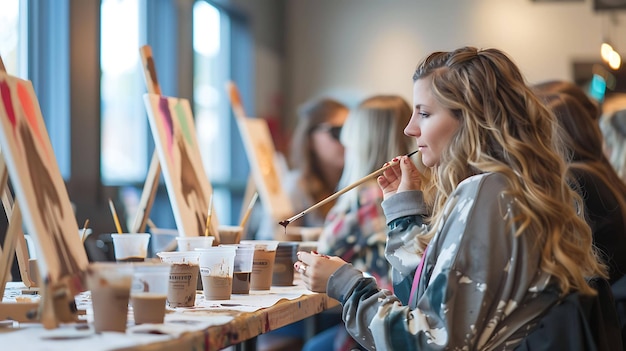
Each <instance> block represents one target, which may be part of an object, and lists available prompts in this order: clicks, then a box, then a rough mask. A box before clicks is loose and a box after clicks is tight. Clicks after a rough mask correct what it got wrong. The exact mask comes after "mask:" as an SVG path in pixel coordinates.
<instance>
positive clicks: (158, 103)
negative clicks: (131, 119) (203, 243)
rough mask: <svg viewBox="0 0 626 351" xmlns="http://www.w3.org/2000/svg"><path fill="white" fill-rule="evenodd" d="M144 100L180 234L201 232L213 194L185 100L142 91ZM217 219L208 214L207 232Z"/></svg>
mask: <svg viewBox="0 0 626 351" xmlns="http://www.w3.org/2000/svg"><path fill="white" fill-rule="evenodd" d="M144 103H145V105H146V110H147V111H148V120H149V122H150V128H151V130H152V136H153V137H154V142H155V145H156V150H157V153H158V155H159V161H160V163H161V168H162V170H163V178H164V180H165V186H166V187H167V193H168V195H169V198H170V202H171V204H172V211H173V212H174V219H175V221H176V227H177V228H178V231H179V235H180V236H201V235H204V232H205V229H206V222H207V216H208V210H209V202H210V198H211V193H212V191H213V190H212V187H211V183H210V182H209V178H208V176H207V174H206V172H205V171H204V166H203V164H202V158H201V155H200V148H199V146H198V141H197V138H196V127H195V124H194V122H193V114H192V112H191V107H190V105H189V101H188V100H186V99H180V98H174V97H165V96H160V95H156V94H145V95H144ZM218 225H219V222H218V218H217V216H215V215H212V216H211V223H210V226H209V233H210V235H215V233H217V227H218Z"/></svg>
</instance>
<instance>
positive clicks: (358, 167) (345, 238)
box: [303, 95, 416, 351]
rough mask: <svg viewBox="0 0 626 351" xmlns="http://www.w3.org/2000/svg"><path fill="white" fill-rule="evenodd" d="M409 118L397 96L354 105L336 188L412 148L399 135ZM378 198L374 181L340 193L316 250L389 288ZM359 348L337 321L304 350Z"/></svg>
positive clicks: (380, 198)
mask: <svg viewBox="0 0 626 351" xmlns="http://www.w3.org/2000/svg"><path fill="white" fill-rule="evenodd" d="M410 118H411V107H410V106H409V104H408V103H407V102H406V101H405V100H404V99H403V98H402V97H400V96H396V95H376V96H373V97H370V98H368V99H366V100H364V101H363V102H361V103H360V104H359V105H358V106H357V107H356V108H355V109H353V110H352V111H351V112H350V114H349V116H348V119H347V120H346V122H345V124H344V127H343V130H342V132H341V137H340V140H341V144H342V145H343V146H344V148H345V153H344V159H345V166H344V169H343V173H342V176H341V179H340V181H339V188H340V189H341V188H344V187H345V186H347V185H349V184H352V183H354V182H355V181H357V180H359V179H361V178H362V177H364V176H366V175H367V174H370V173H371V172H374V171H375V170H376V169H378V168H380V165H382V164H383V163H385V162H386V161H387V160H389V159H391V158H393V157H394V156H396V155H403V154H407V153H409V152H410V151H413V150H414V149H415V148H416V145H415V141H414V140H413V138H411V137H408V136H405V135H404V133H403V129H404V126H406V124H407V123H408V122H409V119H410ZM382 201H383V192H382V191H381V189H380V187H379V186H378V184H377V183H376V180H375V179H374V180H372V181H370V182H366V183H364V184H362V185H360V186H359V187H357V188H356V189H355V190H354V191H351V192H348V193H346V194H344V195H342V196H341V197H339V199H338V200H337V203H336V204H335V205H334V206H333V208H332V209H331V210H330V212H329V214H328V216H327V217H326V221H325V223H324V230H323V231H322V234H321V235H320V238H319V240H318V251H319V252H320V253H321V254H326V255H333V256H339V257H341V258H342V259H343V260H345V261H346V262H350V263H351V264H352V265H353V266H354V267H356V268H357V269H359V270H361V271H363V272H367V273H368V274H369V275H370V276H372V277H374V278H375V279H376V281H377V283H378V285H379V286H380V287H383V288H386V289H391V288H392V283H391V276H390V272H391V266H390V265H389V263H388V262H387V260H386V259H385V241H386V238H387V235H386V231H387V226H386V223H385V215H384V214H383V210H382V207H381V202H382ZM322 345H323V346H322ZM358 347H359V345H358V343H356V342H355V341H354V340H353V339H352V338H351V337H349V335H348V334H347V333H346V332H345V328H344V327H343V325H339V326H337V327H335V328H332V329H330V330H328V331H326V332H324V333H323V334H322V335H319V336H315V337H314V338H313V340H311V341H309V342H308V343H307V344H306V346H305V347H304V349H303V350H304V351H307V350H319V349H327V350H335V351H341V350H352V349H355V348H358Z"/></svg>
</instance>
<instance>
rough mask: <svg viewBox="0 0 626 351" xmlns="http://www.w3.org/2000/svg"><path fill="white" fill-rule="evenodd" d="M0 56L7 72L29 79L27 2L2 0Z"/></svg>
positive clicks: (0, 2)
mask: <svg viewBox="0 0 626 351" xmlns="http://www.w3.org/2000/svg"><path fill="white" fill-rule="evenodd" d="M0 9H2V11H0V55H2V61H3V63H4V66H5V68H6V70H7V72H8V73H9V74H11V75H14V76H17V77H20V78H23V79H27V67H28V61H27V52H26V51H27V46H26V44H27V40H26V38H27V37H28V33H27V29H26V25H27V21H26V18H27V17H26V15H27V11H26V1H24V0H0Z"/></svg>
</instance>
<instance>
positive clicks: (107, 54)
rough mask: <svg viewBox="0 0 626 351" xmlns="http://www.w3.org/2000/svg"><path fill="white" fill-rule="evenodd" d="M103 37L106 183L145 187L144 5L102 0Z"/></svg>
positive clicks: (136, 1) (127, 0) (103, 172)
mask: <svg viewBox="0 0 626 351" xmlns="http://www.w3.org/2000/svg"><path fill="white" fill-rule="evenodd" d="M100 33H101V34H100V35H101V44H100V45H101V50H100V60H101V68H102V75H101V82H100V84H101V109H102V117H101V138H102V139H101V157H102V158H101V176H102V182H103V184H105V185H121V184H129V183H143V182H144V181H145V177H146V170H147V165H148V162H149V157H148V137H149V136H150V135H149V129H148V120H147V118H146V115H145V114H146V112H145V107H144V105H143V99H142V94H143V93H144V92H145V84H144V82H143V77H142V74H143V72H141V69H140V67H141V66H140V65H139V47H140V44H139V36H140V1H139V0H102V3H101V31H100Z"/></svg>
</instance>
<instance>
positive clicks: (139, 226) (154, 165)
mask: <svg viewBox="0 0 626 351" xmlns="http://www.w3.org/2000/svg"><path fill="white" fill-rule="evenodd" d="M160 176H161V164H160V163H159V155H157V153H156V151H155V152H154V153H153V154H152V160H151V161H150V168H149V169H148V176H147V177H146V182H145V183H144V185H143V191H142V193H141V199H140V200H139V206H138V208H137V215H136V216H135V222H134V223H133V227H132V228H131V230H132V231H131V232H132V233H143V232H144V231H145V230H146V223H147V222H148V217H149V216H150V210H151V209H152V205H153V204H154V199H155V198H156V193H157V190H158V187H159V178H160Z"/></svg>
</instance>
